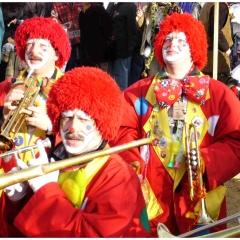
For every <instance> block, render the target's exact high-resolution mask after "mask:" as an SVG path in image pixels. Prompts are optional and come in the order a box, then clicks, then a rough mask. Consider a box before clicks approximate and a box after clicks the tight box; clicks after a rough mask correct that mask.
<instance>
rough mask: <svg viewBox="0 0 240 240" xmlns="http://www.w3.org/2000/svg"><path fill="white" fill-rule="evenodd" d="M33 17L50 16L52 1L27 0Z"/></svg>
mask: <svg viewBox="0 0 240 240" xmlns="http://www.w3.org/2000/svg"><path fill="white" fill-rule="evenodd" d="M27 4H28V7H29V10H30V11H31V13H32V15H33V17H51V11H52V5H53V2H28V3H27Z"/></svg>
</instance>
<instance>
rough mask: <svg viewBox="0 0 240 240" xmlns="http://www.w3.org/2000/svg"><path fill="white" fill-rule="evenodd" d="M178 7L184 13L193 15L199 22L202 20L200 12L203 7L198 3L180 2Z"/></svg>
mask: <svg viewBox="0 0 240 240" xmlns="http://www.w3.org/2000/svg"><path fill="white" fill-rule="evenodd" d="M178 5H179V6H180V8H181V9H182V11H183V12H187V13H190V14H192V15H193V17H194V18H195V19H197V20H199V18H200V12H201V10H202V5H201V4H200V3H198V2H179V3H178Z"/></svg>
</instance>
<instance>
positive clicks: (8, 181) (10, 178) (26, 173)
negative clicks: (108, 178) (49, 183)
mask: <svg viewBox="0 0 240 240" xmlns="http://www.w3.org/2000/svg"><path fill="white" fill-rule="evenodd" d="M150 143H152V139H151V138H143V139H139V140H135V141H132V142H129V143H125V144H121V145H119V146H115V147H111V148H106V149H103V150H99V151H96V152H90V153H86V154H84V155H81V156H75V157H72V158H68V159H65V160H61V161H56V162H52V163H47V164H43V165H38V166H34V167H29V168H27V169H22V170H19V171H16V172H11V173H5V174H0V189H4V188H6V187H8V186H11V185H13V184H15V183H20V182H25V181H27V180H29V179H32V178H35V177H39V176H42V175H44V174H47V173H50V172H54V171H56V170H61V169H64V168H67V167H71V166H74V165H77V164H85V163H88V162H90V161H92V160H93V159H95V158H98V157H102V156H106V155H110V154H113V153H117V152H122V151H125V150H128V149H131V148H134V147H138V146H142V145H145V144H150Z"/></svg>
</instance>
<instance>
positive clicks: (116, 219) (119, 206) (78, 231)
mask: <svg viewBox="0 0 240 240" xmlns="http://www.w3.org/2000/svg"><path fill="white" fill-rule="evenodd" d="M121 162H122V163H121V164H119V161H118V162H117V161H115V160H114V161H110V163H109V162H108V163H106V165H107V166H106V168H105V169H104V170H101V171H100V172H99V173H98V174H97V175H96V176H95V177H94V179H93V180H92V181H91V182H90V184H89V185H88V187H87V190H86V194H85V197H88V201H87V204H86V208H85V209H84V211H82V210H81V209H78V208H75V207H74V206H73V205H72V204H71V203H70V202H69V201H68V200H67V199H66V195H65V194H64V192H63V191H62V190H61V188H60V187H59V186H58V185H57V184H56V183H49V184H47V185H45V186H44V187H42V188H41V189H39V190H38V191H37V192H36V193H35V194H34V195H33V197H32V198H31V199H30V201H29V202H28V203H27V205H26V206H25V207H24V208H23V210H22V211H21V212H20V214H19V215H18V216H17V218H16V219H15V222H14V224H15V226H16V227H17V228H18V229H21V231H22V232H23V233H24V235H26V236H27V237H121V236H123V237H135V236H138V234H140V235H142V236H143V237H144V236H147V235H148V234H149V233H147V232H146V230H144V229H143V227H140V224H139V221H140V212H141V211H140V209H143V208H144V207H145V203H144V200H143V197H142V194H141V188H140V183H139V180H138V178H137V176H136V174H135V172H134V171H133V170H132V169H131V168H130V166H128V164H126V163H124V162H123V161H122V160H121ZM29 213H31V214H29ZM137 213H138V214H139V216H138V217H136V216H135V215H136V214H137ZM137 223H138V225H139V226H138V225H137ZM135 225H136V226H135ZM136 232H138V234H137V233H136Z"/></svg>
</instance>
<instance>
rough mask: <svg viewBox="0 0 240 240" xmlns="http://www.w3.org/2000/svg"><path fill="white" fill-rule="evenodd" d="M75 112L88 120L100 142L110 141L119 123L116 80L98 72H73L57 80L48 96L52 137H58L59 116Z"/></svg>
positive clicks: (78, 70) (120, 110)
mask: <svg viewBox="0 0 240 240" xmlns="http://www.w3.org/2000/svg"><path fill="white" fill-rule="evenodd" d="M74 109H81V110H82V111H84V112H85V113H87V114H88V115H89V116H91V117H92V118H93V119H94V120H95V124H96V126H97V128H98V130H99V131H100V133H101V135H102V137H103V139H104V140H111V139H113V138H114V137H115V136H116V134H117V131H118V128H119V126H120V123H121V115H122V100H121V91H120V89H119V87H118V85H117V83H116V82H115V80H114V79H113V78H112V77H111V76H110V75H109V74H107V73H106V72H104V71H102V70H100V69H98V68H93V67H79V68H74V69H72V70H71V71H68V72H66V73H65V74H64V75H63V76H62V77H61V78H59V79H58V80H57V82H56V83H55V84H54V85H53V86H52V88H51V90H50V92H49V97H48V100H47V114H48V116H49V118H50V119H51V121H52V124H53V131H52V132H53V133H54V134H57V133H59V128H60V118H61V113H62V112H64V111H66V110H74Z"/></svg>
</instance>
